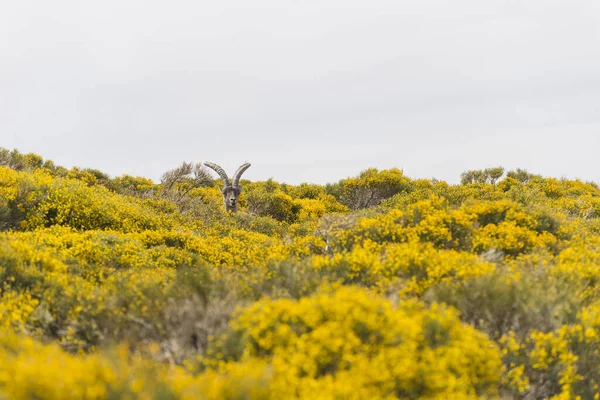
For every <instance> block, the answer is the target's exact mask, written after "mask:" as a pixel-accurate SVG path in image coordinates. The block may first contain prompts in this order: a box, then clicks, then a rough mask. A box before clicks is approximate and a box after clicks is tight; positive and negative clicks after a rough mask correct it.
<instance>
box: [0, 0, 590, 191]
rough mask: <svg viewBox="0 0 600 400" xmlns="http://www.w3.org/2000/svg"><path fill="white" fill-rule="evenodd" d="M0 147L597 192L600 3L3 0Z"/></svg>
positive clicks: (52, 154) (153, 166)
mask: <svg viewBox="0 0 600 400" xmlns="http://www.w3.org/2000/svg"><path fill="white" fill-rule="evenodd" d="M0 147H6V148H17V149H19V150H20V151H22V152H35V153H38V154H40V155H42V156H43V157H44V158H49V159H52V160H54V161H55V163H57V164H61V165H64V166H67V167H71V166H74V165H77V166H81V167H90V168H97V169H100V170H103V171H105V172H108V173H110V174H111V175H121V174H130V175H141V176H146V177H150V178H153V179H154V180H156V181H158V179H159V178H160V176H161V174H162V173H163V172H164V171H166V170H168V169H171V168H174V167H176V166H177V165H178V164H180V163H181V162H182V161H184V160H185V161H195V162H198V161H207V160H208V161H213V162H216V163H218V164H221V165H222V166H223V167H225V169H226V170H228V171H230V174H231V173H232V172H233V171H234V170H235V169H236V168H237V167H238V166H239V165H240V164H241V163H243V162H244V161H249V162H251V163H252V167H251V168H250V169H249V170H248V171H247V172H246V174H245V176H244V177H245V178H248V179H252V180H263V179H267V178H269V177H273V178H274V179H275V180H277V181H280V182H288V183H300V182H316V183H325V182H331V181H337V180H339V179H341V178H344V177H348V176H354V175H357V174H358V173H359V172H360V171H361V170H363V169H366V168H368V167H378V168H390V167H398V168H401V169H403V170H404V172H405V174H407V175H408V176H410V177H414V178H431V177H435V178H438V179H443V180H447V181H450V182H456V181H458V180H459V176H460V173H461V172H463V171H465V170H467V169H479V168H485V167H490V166H497V165H502V166H504V167H506V168H516V167H521V168H525V169H527V170H529V171H530V172H534V173H539V174H542V175H548V176H555V177H563V176H564V177H569V178H574V177H578V178H581V179H583V180H594V181H597V182H600V162H599V159H598V149H599V148H600V1H598V0H587V1H582V0H579V1H577V0H568V1H567V0H564V1H553V0H539V1H536V0H520V1H518V0H504V1H497V0H486V1H481V0H453V1H447V0H445V1H432V0H413V1H402V0H393V1H392V0H390V1H381V0H363V1H355V0H339V1H337V0H336V1H334V0H294V1H288V0H235V1H223V0H220V1H214V0H212V1H197V0H196V1H176V0H170V1H149V0H143V1H142V0H118V1H117V0H103V1H95V2H91V1H81V0H52V1H30V0H0Z"/></svg>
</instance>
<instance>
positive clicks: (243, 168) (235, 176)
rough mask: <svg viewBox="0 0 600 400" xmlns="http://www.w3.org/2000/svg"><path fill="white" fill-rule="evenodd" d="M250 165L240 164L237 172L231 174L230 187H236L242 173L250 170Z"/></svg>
mask: <svg viewBox="0 0 600 400" xmlns="http://www.w3.org/2000/svg"><path fill="white" fill-rule="evenodd" d="M250 165H252V164H250V163H245V164H242V165H241V166H240V167H239V168H238V169H237V171H235V174H233V182H232V184H231V186H233V187H238V184H239V183H240V178H241V177H242V174H243V173H244V171H246V170H247V169H248V168H250Z"/></svg>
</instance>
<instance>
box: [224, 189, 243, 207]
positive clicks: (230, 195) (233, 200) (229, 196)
mask: <svg viewBox="0 0 600 400" xmlns="http://www.w3.org/2000/svg"><path fill="white" fill-rule="evenodd" d="M241 191H242V190H241V189H240V188H238V187H234V186H228V187H225V188H223V190H222V191H221V193H223V201H224V202H225V207H227V208H228V209H234V210H235V209H236V208H237V201H238V197H239V196H240V193H241Z"/></svg>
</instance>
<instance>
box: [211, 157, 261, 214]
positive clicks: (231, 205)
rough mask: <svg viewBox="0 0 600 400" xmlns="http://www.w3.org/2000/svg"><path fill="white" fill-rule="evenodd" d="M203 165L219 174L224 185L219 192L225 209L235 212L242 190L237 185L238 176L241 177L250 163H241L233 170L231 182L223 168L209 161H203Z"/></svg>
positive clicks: (238, 181)
mask: <svg viewBox="0 0 600 400" xmlns="http://www.w3.org/2000/svg"><path fill="white" fill-rule="evenodd" d="M204 165H206V166H207V167H209V168H211V169H213V170H214V171H215V172H216V173H217V174H219V176H220V177H221V180H222V181H223V185H224V187H223V189H221V193H222V194H223V203H224V204H225V209H226V210H227V211H231V212H237V206H238V197H239V196H240V193H241V192H242V188H241V187H240V186H239V183H240V178H241V177H242V174H243V173H244V171H246V170H247V169H248V168H250V165H251V164H250V163H245V164H242V165H241V166H240V167H239V168H238V169H237V171H235V174H233V179H232V181H231V183H230V182H229V178H228V177H227V174H226V173H225V170H224V169H223V168H221V167H220V166H218V165H217V164H215V163H211V162H205V163H204Z"/></svg>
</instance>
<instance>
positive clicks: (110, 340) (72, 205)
mask: <svg viewBox="0 0 600 400" xmlns="http://www.w3.org/2000/svg"><path fill="white" fill-rule="evenodd" d="M205 172H206V171H204V170H203V168H202V167H201V164H193V163H183V164H182V165H181V166H180V167H178V168H176V169H174V170H171V171H168V172H167V173H165V175H164V176H163V179H162V181H161V182H160V183H154V182H152V181H151V180H149V179H146V178H142V177H132V176H128V175H123V176H120V177H114V178H113V177H110V176H108V175H106V174H104V173H102V172H101V171H98V170H93V169H79V168H73V169H66V168H63V167H60V166H56V165H55V164H54V163H52V162H51V161H49V160H44V159H43V158H42V157H40V156H37V155H35V154H22V153H19V152H18V151H8V150H1V151H0V230H1V232H0V360H2V363H0V364H1V365H0V399H3V398H7V399H8V398H11V399H13V398H15V399H29V398H56V399H62V398H95V399H101V398H173V399H178V398H181V399H184V398H185V399H191V398H201V399H223V398H225V399H228V398H229V399H241V398H244V399H252V398H255V399H264V398H273V399H281V398H306V399H312V398H323V399H337V398H357V399H358V398H405V399H416V398H424V399H427V398H430V399H439V398H452V399H469V398H473V399H475V398H488V399H492V398H514V399H544V398H556V399H571V398H573V399H575V398H580V399H588V398H589V399H593V398H597V396H598V393H600V376H599V375H598V371H597V365H598V364H599V363H600V359H599V354H600V339H599V338H600V311H599V310H600V190H599V189H598V186H597V185H596V184H594V183H585V182H581V181H577V180H566V179H553V178H544V177H542V176H539V175H534V174H531V173H529V172H527V171H524V170H515V171H508V172H506V174H504V170H503V169H502V168H489V169H483V170H473V171H467V172H466V173H465V174H463V176H462V182H461V184H460V185H450V184H448V183H446V182H440V181H435V180H413V179H410V178H408V177H406V176H405V175H404V174H403V173H402V172H401V171H400V170H398V169H391V170H376V169H369V170H366V171H364V172H363V173H361V174H360V175H358V176H357V177H353V178H347V179H342V180H340V181H339V182H337V183H333V184H329V185H325V186H321V185H314V184H307V183H304V184H301V185H297V186H295V185H288V184H282V183H278V182H276V181H274V180H268V181H262V182H250V181H244V182H243V186H244V191H243V192H242V194H241V196H240V199H239V212H238V213H237V214H228V213H226V212H225V211H224V210H223V204H222V197H221V193H220V190H219V189H220V181H219V180H212V179H211V178H210V176H209V175H207V174H206V173H205Z"/></svg>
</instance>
